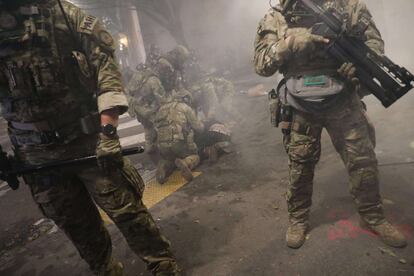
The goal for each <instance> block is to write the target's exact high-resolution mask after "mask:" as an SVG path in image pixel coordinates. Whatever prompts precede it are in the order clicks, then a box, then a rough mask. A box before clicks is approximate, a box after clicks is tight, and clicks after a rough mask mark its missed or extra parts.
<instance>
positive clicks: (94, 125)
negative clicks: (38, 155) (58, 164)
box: [9, 113, 100, 146]
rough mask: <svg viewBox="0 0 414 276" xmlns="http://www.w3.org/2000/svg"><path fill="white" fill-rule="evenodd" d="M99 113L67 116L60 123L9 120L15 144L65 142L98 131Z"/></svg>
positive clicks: (10, 131) (11, 136) (12, 139)
mask: <svg viewBox="0 0 414 276" xmlns="http://www.w3.org/2000/svg"><path fill="white" fill-rule="evenodd" d="M98 118H99V114H98V113H94V114H90V115H88V116H86V117H82V118H76V119H75V120H73V117H72V118H68V117H67V118H66V119H63V120H60V121H59V123H51V122H48V121H40V122H35V123H20V122H9V133H10V138H11V141H12V143H13V144H14V145H15V146H22V145H28V144H32V145H33V144H34V145H43V144H52V143H54V144H62V143H63V144H64V143H67V142H70V141H72V140H73V139H76V138H78V137H80V136H84V135H91V134H95V133H98V132H99V130H100V127H99V126H100V124H99V120H98Z"/></svg>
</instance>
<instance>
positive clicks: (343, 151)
mask: <svg viewBox="0 0 414 276" xmlns="http://www.w3.org/2000/svg"><path fill="white" fill-rule="evenodd" d="M288 2H291V1H287V0H280V6H279V7H274V8H271V9H270V11H269V12H268V13H267V14H266V16H265V17H264V18H263V19H262V20H261V22H260V24H259V28H258V30H257V37H256V40H255V58H254V61H255V68H256V72H257V73H258V74H259V75H261V76H265V77H269V76H272V75H274V74H275V73H276V72H279V73H281V74H283V76H284V78H285V80H284V82H283V83H282V84H281V85H280V89H279V91H278V93H279V100H280V101H281V103H282V110H283V113H282V115H283V120H284V124H283V133H284V143H285V147H286V151H287V154H288V156H289V174H290V183H289V186H288V192H287V203H288V212H289V227H288V230H287V234H286V242H287V245H288V246H289V247H291V248H299V247H301V246H302V245H303V243H304V242H305V240H306V233H307V231H308V230H309V212H310V208H311V204H312V191H313V178H314V171H315V166H316V164H317V163H318V161H319V158H320V154H321V145H320V143H321V132H322V129H324V128H325V129H327V131H328V133H329V135H330V137H331V139H332V142H333V143H334V145H335V149H336V150H337V152H338V153H339V154H340V156H341V158H342V160H343V162H344V164H345V166H346V168H347V170H348V173H349V177H350V179H349V182H350V191H351V194H352V195H353V197H354V199H355V203H356V205H357V208H358V212H359V214H360V217H361V223H362V225H363V226H364V227H367V228H368V229H370V230H372V231H374V232H375V233H377V234H378V235H379V237H380V238H381V239H382V241H383V242H384V243H386V244H387V245H390V246H393V247H404V246H406V244H407V243H406V240H405V237H404V235H402V233H400V232H399V231H398V230H397V229H396V228H395V227H394V226H393V225H391V224H390V223H389V222H388V221H387V220H386V218H385V216H384V210H383V205H382V201H381V196H380V191H379V180H378V162H377V159H376V155H375V152H374V142H375V138H374V137H372V135H371V136H370V131H371V132H372V128H371V129H370V126H369V122H368V120H367V117H366V115H365V112H364V109H363V106H362V103H361V100H360V96H359V92H360V91H359V88H360V85H359V81H358V78H357V77H356V68H355V66H353V65H352V64H349V63H345V64H339V63H338V62H337V61H336V60H335V59H334V58H333V57H331V56H330V55H329V54H328V53H327V52H326V51H325V47H326V46H327V44H328V43H329V39H327V38H324V37H321V36H317V35H314V34H312V33H311V28H312V26H313V25H314V24H315V23H318V21H319V20H318V18H316V17H314V16H312V15H310V14H309V13H307V12H306V11H305V10H304V8H303V7H302V6H301V5H300V4H299V3H298V2H295V3H293V12H289V13H287V14H286V16H284V15H282V13H281V10H282V9H283V8H285V5H286V4H287V3H288ZM315 2H316V3H318V4H319V5H321V6H323V8H325V9H331V8H334V9H336V10H337V11H339V13H338V15H339V16H341V17H342V19H343V20H344V23H345V27H346V29H347V32H348V33H350V34H353V35H354V36H355V38H356V39H360V40H361V41H363V42H365V43H366V45H368V46H369V47H370V48H371V49H372V50H374V51H375V52H377V53H379V54H382V53H383V51H384V42H383V40H382V38H381V35H380V32H379V31H378V29H377V27H376V26H375V23H374V21H373V19H372V16H371V14H370V12H369V10H368V8H367V7H366V5H364V4H363V3H362V2H360V1H358V0H348V1H342V0H317V1H315ZM277 115H278V116H279V115H280V113H277ZM371 134H372V133H371Z"/></svg>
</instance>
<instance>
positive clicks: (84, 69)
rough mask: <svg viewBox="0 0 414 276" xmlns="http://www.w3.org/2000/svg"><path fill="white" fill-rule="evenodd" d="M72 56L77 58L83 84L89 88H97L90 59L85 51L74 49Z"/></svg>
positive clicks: (80, 79)
mask: <svg viewBox="0 0 414 276" xmlns="http://www.w3.org/2000/svg"><path fill="white" fill-rule="evenodd" d="M72 58H73V59H74V60H75V62H76V64H77V67H78V69H79V72H80V74H78V77H79V81H80V82H81V84H83V85H84V86H86V87H88V88H95V83H94V81H93V78H92V77H93V71H92V70H91V67H90V65H89V61H88V59H87V57H86V56H85V54H84V53H82V52H78V51H72Z"/></svg>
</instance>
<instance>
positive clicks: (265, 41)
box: [254, 9, 291, 77]
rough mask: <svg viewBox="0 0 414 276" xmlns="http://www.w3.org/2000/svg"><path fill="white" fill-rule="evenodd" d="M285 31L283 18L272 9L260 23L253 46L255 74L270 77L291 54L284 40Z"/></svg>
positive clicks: (285, 26)
mask: <svg viewBox="0 0 414 276" xmlns="http://www.w3.org/2000/svg"><path fill="white" fill-rule="evenodd" d="M286 29H287V24H286V22H285V20H284V19H283V16H282V15H281V14H280V13H279V12H277V11H275V10H274V9H271V10H270V11H269V12H268V13H267V14H266V16H265V17H264V18H263V19H262V20H261V21H260V23H259V27H258V30H257V34H256V39H255V45H254V49H255V55H254V64H255V69H256V73H257V74H259V75H261V76H264V77H269V76H272V75H273V74H274V73H276V72H277V71H278V70H279V69H280V67H281V66H282V65H283V64H284V63H285V62H286V61H287V60H288V59H289V57H290V55H291V52H290V50H289V48H288V45H287V44H286V42H285V39H284V32H285V31H286Z"/></svg>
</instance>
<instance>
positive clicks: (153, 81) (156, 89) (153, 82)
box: [148, 77, 167, 105]
mask: <svg viewBox="0 0 414 276" xmlns="http://www.w3.org/2000/svg"><path fill="white" fill-rule="evenodd" d="M148 82H149V85H150V87H151V91H152V94H153V95H154V98H155V100H156V102H157V104H158V105H160V104H161V102H162V101H163V100H164V99H165V97H166V95H167V93H166V92H165V89H164V86H163V85H162V83H161V80H160V79H159V78H157V77H151V78H150V79H149V80H148Z"/></svg>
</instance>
